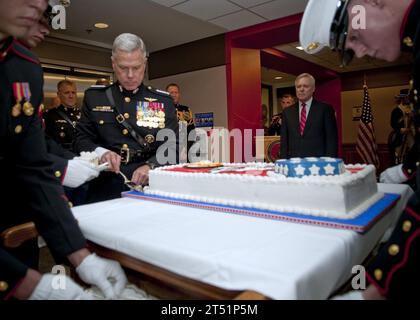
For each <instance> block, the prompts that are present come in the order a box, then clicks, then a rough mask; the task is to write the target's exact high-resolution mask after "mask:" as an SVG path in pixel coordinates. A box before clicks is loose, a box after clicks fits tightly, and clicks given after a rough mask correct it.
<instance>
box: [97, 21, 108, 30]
mask: <svg viewBox="0 0 420 320" xmlns="http://www.w3.org/2000/svg"><path fill="white" fill-rule="evenodd" d="M108 27H109V25H107V24H106V23H102V22H98V23H95V28H98V29H106V28H108Z"/></svg>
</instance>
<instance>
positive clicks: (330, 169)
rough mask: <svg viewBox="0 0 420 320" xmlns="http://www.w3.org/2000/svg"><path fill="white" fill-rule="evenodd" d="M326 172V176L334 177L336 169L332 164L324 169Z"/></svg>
mask: <svg viewBox="0 0 420 320" xmlns="http://www.w3.org/2000/svg"><path fill="white" fill-rule="evenodd" d="M324 170H325V174H326V175H333V174H334V170H335V168H334V167H333V166H332V165H331V164H327V165H326V166H325V167H324Z"/></svg>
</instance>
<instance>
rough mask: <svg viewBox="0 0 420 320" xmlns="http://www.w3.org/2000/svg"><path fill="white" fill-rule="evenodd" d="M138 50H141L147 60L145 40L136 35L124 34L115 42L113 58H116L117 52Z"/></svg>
mask: <svg viewBox="0 0 420 320" xmlns="http://www.w3.org/2000/svg"><path fill="white" fill-rule="evenodd" d="M138 49H140V51H141V52H142V53H143V57H144V58H145V59H146V58H147V51H146V45H145V44H144V42H143V40H142V39H141V38H140V37H138V36H136V35H135V34H132V33H122V34H120V35H119V36H118V37H116V38H115V40H114V44H113V45H112V56H115V54H116V52H117V50H121V51H125V52H133V51H135V50H138Z"/></svg>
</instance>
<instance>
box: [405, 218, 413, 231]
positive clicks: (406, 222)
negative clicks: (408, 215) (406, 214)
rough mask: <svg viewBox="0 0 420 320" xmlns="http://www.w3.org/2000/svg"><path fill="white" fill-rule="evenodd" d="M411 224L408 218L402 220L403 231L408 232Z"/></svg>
mask: <svg viewBox="0 0 420 320" xmlns="http://www.w3.org/2000/svg"><path fill="white" fill-rule="evenodd" d="M412 225H413V224H412V223H411V221H408V220H407V221H404V223H403V227H402V229H403V231H404V232H410V230H411V227H412Z"/></svg>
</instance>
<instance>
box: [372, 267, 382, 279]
mask: <svg viewBox="0 0 420 320" xmlns="http://www.w3.org/2000/svg"><path fill="white" fill-rule="evenodd" d="M373 276H374V277H375V279H376V280H378V281H381V280H382V276H383V272H382V270H381V269H376V270H375V271H374V272H373Z"/></svg>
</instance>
